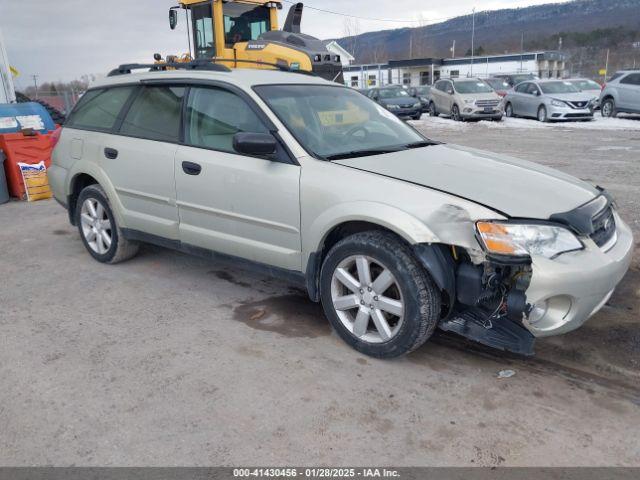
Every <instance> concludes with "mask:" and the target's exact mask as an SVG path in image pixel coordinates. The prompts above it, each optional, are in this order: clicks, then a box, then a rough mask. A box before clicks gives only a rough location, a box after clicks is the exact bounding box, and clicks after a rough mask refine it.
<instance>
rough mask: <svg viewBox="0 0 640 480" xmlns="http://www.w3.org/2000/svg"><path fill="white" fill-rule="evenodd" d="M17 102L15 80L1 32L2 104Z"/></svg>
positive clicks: (0, 101) (0, 97)
mask: <svg viewBox="0 0 640 480" xmlns="http://www.w3.org/2000/svg"><path fill="white" fill-rule="evenodd" d="M15 101H16V92H15V91H14V89H13V79H12V78H11V69H10V68H9V58H8V57H7V51H6V50H5V48H4V41H3V38H2V31H0V103H10V102H15Z"/></svg>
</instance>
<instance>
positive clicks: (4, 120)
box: [0, 117, 18, 130]
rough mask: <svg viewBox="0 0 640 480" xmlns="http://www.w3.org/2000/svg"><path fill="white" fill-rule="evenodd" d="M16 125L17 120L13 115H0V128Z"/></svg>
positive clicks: (14, 126)
mask: <svg viewBox="0 0 640 480" xmlns="http://www.w3.org/2000/svg"><path fill="white" fill-rule="evenodd" d="M17 127H18V121H17V120H16V119H15V117H0V130H6V129H9V128H17Z"/></svg>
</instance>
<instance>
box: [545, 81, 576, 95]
mask: <svg viewBox="0 0 640 480" xmlns="http://www.w3.org/2000/svg"><path fill="white" fill-rule="evenodd" d="M540 88H541V89H542V93H547V94H549V93H576V92H579V91H580V90H578V89H577V88H576V87H574V86H573V85H571V84H570V83H569V82H544V83H541V84H540Z"/></svg>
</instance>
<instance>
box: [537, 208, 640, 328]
mask: <svg viewBox="0 0 640 480" xmlns="http://www.w3.org/2000/svg"><path fill="white" fill-rule="evenodd" d="M615 220H616V225H617V229H616V235H617V241H616V242H615V244H614V245H613V246H609V247H606V248H600V247H598V246H597V245H596V244H595V243H594V242H593V241H592V240H590V239H583V242H584V244H585V249H584V250H580V251H577V252H571V253H565V254H563V255H560V256H559V257H557V258H555V259H553V260H550V259H547V258H543V257H533V258H532V264H531V267H532V275H531V283H530V284H529V287H528V288H527V290H526V292H525V294H526V301H527V303H528V304H529V305H530V306H531V308H530V310H529V312H528V314H527V315H526V316H525V319H524V325H525V327H526V328H527V329H528V330H529V331H530V332H531V333H532V334H533V335H534V336H536V337H547V336H551V335H559V334H563V333H567V332H570V331H571V330H575V329H576V328H578V327H580V326H581V325H583V324H584V323H585V322H586V321H587V320H588V319H589V318H590V317H591V316H593V315H595V314H596V313H597V312H598V311H599V310H600V309H601V308H602V307H603V306H604V305H605V304H606V302H607V301H608V300H609V298H610V297H611V295H612V294H613V291H614V289H615V287H616V286H617V285H618V283H620V280H622V278H623V277H624V275H625V274H626V272H627V270H628V269H629V265H630V264H631V256H632V254H633V235H632V233H631V229H630V228H629V227H628V226H627V225H626V224H625V223H624V222H623V221H622V219H621V218H620V217H619V216H618V215H617V214H615Z"/></svg>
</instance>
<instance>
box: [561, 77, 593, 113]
mask: <svg viewBox="0 0 640 480" xmlns="http://www.w3.org/2000/svg"><path fill="white" fill-rule="evenodd" d="M565 82H569V83H570V84H571V85H573V86H574V87H576V88H577V89H578V90H580V91H581V92H585V93H588V94H589V95H592V96H593V107H594V109H595V110H597V109H598V108H600V93H601V92H602V85H600V84H599V83H598V82H594V81H593V80H590V79H588V78H568V79H566V80H565Z"/></svg>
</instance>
